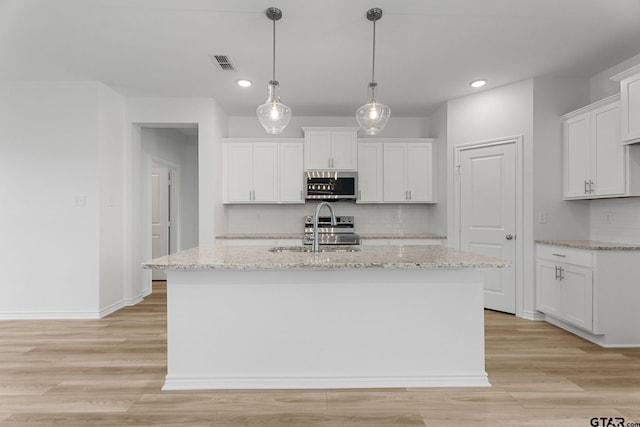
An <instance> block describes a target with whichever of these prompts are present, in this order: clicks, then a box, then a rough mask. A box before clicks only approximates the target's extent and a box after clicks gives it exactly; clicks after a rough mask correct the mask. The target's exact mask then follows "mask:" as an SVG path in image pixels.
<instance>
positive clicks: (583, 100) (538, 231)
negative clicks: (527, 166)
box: [532, 77, 589, 240]
mask: <svg viewBox="0 0 640 427" xmlns="http://www.w3.org/2000/svg"><path fill="white" fill-rule="evenodd" d="M533 103H534V104H533V106H534V111H533V120H534V135H533V137H534V144H533V163H532V167H533V179H532V182H533V212H532V221H533V238H534V239H569V240H576V239H577V240H581V239H588V238H589V203H588V202H585V201H573V200H572V201H564V200H562V197H563V186H562V183H563V167H562V158H563V154H562V119H561V118H560V116H562V115H563V114H565V113H568V112H569V111H573V110H575V109H577V108H580V107H583V106H585V105H587V104H588V103H589V82H588V80H587V79H571V78H549V77H546V78H536V79H535V80H534V100H533ZM540 214H545V215H546V217H547V223H546V224H542V223H541V222H540Z"/></svg>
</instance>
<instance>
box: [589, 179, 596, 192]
mask: <svg viewBox="0 0 640 427" xmlns="http://www.w3.org/2000/svg"><path fill="white" fill-rule="evenodd" d="M593 184H595V182H593V181H591V180H589V193H593V192H594V189H593Z"/></svg>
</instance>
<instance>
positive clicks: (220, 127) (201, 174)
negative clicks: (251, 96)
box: [125, 98, 227, 303]
mask: <svg viewBox="0 0 640 427" xmlns="http://www.w3.org/2000/svg"><path fill="white" fill-rule="evenodd" d="M181 124H183V125H188V126H192V125H197V127H198V184H199V185H198V230H199V231H198V242H199V244H201V245H208V244H213V243H214V242H215V235H216V234H224V233H226V230H227V222H226V217H225V209H224V208H223V205H222V143H221V141H222V139H223V138H224V137H226V136H227V116H226V114H225V113H224V111H223V110H222V109H221V108H220V106H219V105H218V104H217V103H216V101H215V100H213V99H211V98H129V99H127V118H126V122H125V129H126V135H125V144H126V148H125V155H126V156H127V160H126V164H125V165H126V169H125V176H126V189H127V197H126V207H125V210H126V212H127V218H126V222H125V229H126V232H127V236H129V238H128V241H129V242H130V245H129V246H128V247H127V248H126V251H125V252H126V259H127V265H126V274H127V283H126V284H125V289H127V298H128V300H129V301H130V302H131V303H134V302H136V301H138V300H140V299H141V298H142V297H143V296H144V295H146V294H147V293H149V292H150V290H151V289H150V285H151V275H150V273H149V271H147V270H144V271H143V270H142V269H141V268H140V264H141V263H142V262H144V261H147V260H149V259H151V242H150V239H148V238H147V236H149V235H150V233H151V222H150V215H151V212H150V209H149V203H150V202H149V195H148V194H149V193H148V191H147V189H146V182H147V181H146V174H144V173H141V170H143V169H144V168H145V167H148V165H149V164H150V162H151V159H150V156H148V154H146V153H144V152H143V151H142V148H141V143H140V139H141V129H140V126H146V127H155V126H163V125H164V126H167V125H170V126H171V127H178V126H179V125H181Z"/></svg>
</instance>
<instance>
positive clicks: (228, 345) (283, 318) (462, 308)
mask: <svg viewBox="0 0 640 427" xmlns="http://www.w3.org/2000/svg"><path fill="white" fill-rule="evenodd" d="M298 249H299V248H298ZM298 249H293V250H292V251H287V250H285V251H282V252H271V251H269V248H265V247H264V246H263V247H246V246H245V247H198V248H193V249H189V250H186V251H183V252H179V253H177V254H173V255H169V256H166V257H162V258H158V259H155V260H153V261H151V262H149V263H147V264H145V267H147V268H160V269H165V270H166V271H167V283H168V285H167V316H168V322H167V325H168V326H167V329H168V331H167V332H168V372H167V377H166V381H165V384H164V387H163V389H165V390H176V389H257V388H355V387H439V386H443V387H445V386H447V387H448V386H488V385H489V382H488V379H487V375H486V372H485V369H484V320H483V306H484V304H483V281H484V273H483V272H484V269H486V268H501V267H506V266H508V263H507V262H505V261H503V260H500V259H496V258H491V257H486V256H483V255H478V254H471V253H466V252H461V251H458V250H456V249H452V248H447V247H442V246H432V245H426V246H388V245H385V246H363V247H361V248H358V249H359V250H358V251H355V252H349V251H340V252H319V253H308V252H300V251H298Z"/></svg>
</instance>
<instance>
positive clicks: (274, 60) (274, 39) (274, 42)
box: [271, 18, 276, 82]
mask: <svg viewBox="0 0 640 427" xmlns="http://www.w3.org/2000/svg"><path fill="white" fill-rule="evenodd" d="M272 21H273V80H271V81H272V82H275V81H276V20H275V18H274V19H272Z"/></svg>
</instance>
